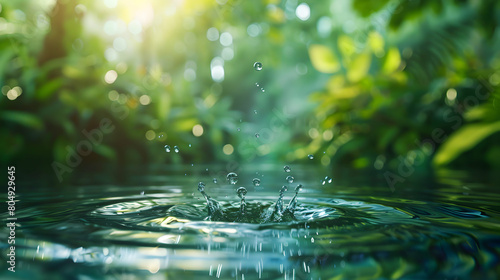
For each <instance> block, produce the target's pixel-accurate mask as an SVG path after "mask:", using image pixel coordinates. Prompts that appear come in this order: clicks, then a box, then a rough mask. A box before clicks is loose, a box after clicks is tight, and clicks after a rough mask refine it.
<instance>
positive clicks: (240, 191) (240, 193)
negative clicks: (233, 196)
mask: <svg viewBox="0 0 500 280" xmlns="http://www.w3.org/2000/svg"><path fill="white" fill-rule="evenodd" d="M236 193H237V194H238V197H239V198H243V197H244V196H245V195H247V189H245V188H244V187H239V188H238V189H237V190H236Z"/></svg>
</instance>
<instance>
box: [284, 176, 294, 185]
mask: <svg viewBox="0 0 500 280" xmlns="http://www.w3.org/2000/svg"><path fill="white" fill-rule="evenodd" d="M293 180H295V178H293V176H287V177H286V181H287V182H288V183H290V184H291V183H293Z"/></svg>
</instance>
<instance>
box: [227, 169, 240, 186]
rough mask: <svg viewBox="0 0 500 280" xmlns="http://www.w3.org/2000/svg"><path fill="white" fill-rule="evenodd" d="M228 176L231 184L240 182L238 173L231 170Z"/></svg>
mask: <svg viewBox="0 0 500 280" xmlns="http://www.w3.org/2000/svg"><path fill="white" fill-rule="evenodd" d="M226 178H227V180H228V181H229V183H230V184H231V185H235V184H236V183H238V174H236V173H234V172H230V173H229V174H227V176H226Z"/></svg>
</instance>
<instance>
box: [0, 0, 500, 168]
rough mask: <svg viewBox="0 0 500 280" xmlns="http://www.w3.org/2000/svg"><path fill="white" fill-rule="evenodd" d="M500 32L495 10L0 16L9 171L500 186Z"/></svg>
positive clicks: (11, 6)
mask: <svg viewBox="0 0 500 280" xmlns="http://www.w3.org/2000/svg"><path fill="white" fill-rule="evenodd" d="M499 26H500V2H498V1H495V0H485V1H472V0H470V1H467V0H464V1H459V0H456V1H445V0H442V1H418V0H412V1H389V0H386V1H361V0H325V1H297V0H283V1H279V0H276V1H275V0H268V1H243V0H235V1H231V0H198V1H187V0H184V1H183V0H167V1H160V0H148V1H126V0H120V1H118V0H104V1H90V0H88V1H86V0H84V1H70V0H55V1H44V0H17V1H0V87H1V91H2V95H0V124H1V126H0V143H2V145H1V146H0V149H1V158H0V159H1V161H2V164H4V165H18V166H26V167H28V168H31V169H33V170H35V169H41V170H59V173H61V174H63V173H64V176H66V175H68V174H70V173H71V171H72V170H73V169H74V168H77V167H80V166H100V165H120V166H122V165H129V164H134V165H152V164H158V163H172V164H191V163H196V164H198V163H227V162H239V163H258V162H271V163H279V164H281V163H305V162H307V163H310V162H311V161H312V162H314V163H317V164H321V165H323V166H327V167H330V168H332V169H334V168H336V167H338V166H342V167H345V168H349V169H361V170H373V171H376V172H381V173H383V172H385V171H387V170H392V171H391V172H393V173H394V174H396V175H398V176H402V177H406V176H405V175H404V174H401V170H399V173H398V168H401V165H402V164H403V165H405V166H406V167H411V168H426V167H442V166H445V167H458V168H469V167H474V168H482V169H485V170H495V169H496V170H498V168H500V145H499V143H500V133H499V132H500V93H499V90H498V85H499V84H500V52H499V50H500V29H499ZM257 61H258V62H261V63H262V65H263V68H262V70H260V71H258V70H256V69H254V66H253V65H254V63H255V62H257ZM165 145H169V146H170V147H171V152H170V153H167V152H166V151H165V147H164V146H165ZM174 146H178V147H179V150H180V152H179V153H175V151H174ZM308 155H312V157H313V159H310V158H309V157H308ZM78 158H80V160H78ZM49 173H50V174H51V175H50V176H53V175H54V172H53V171H50V172H49ZM55 173H57V171H56V172H55ZM56 175H57V174H56Z"/></svg>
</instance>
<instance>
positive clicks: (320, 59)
mask: <svg viewBox="0 0 500 280" xmlns="http://www.w3.org/2000/svg"><path fill="white" fill-rule="evenodd" d="M309 57H310V58H311V63H312V65H313V66H314V68H316V70H318V71H319V72H323V73H334V72H336V71H338V70H339V69H340V63H339V61H338V59H337V57H336V56H335V54H333V52H332V50H331V49H330V48H328V47H326V46H323V45H311V46H310V47H309Z"/></svg>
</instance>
